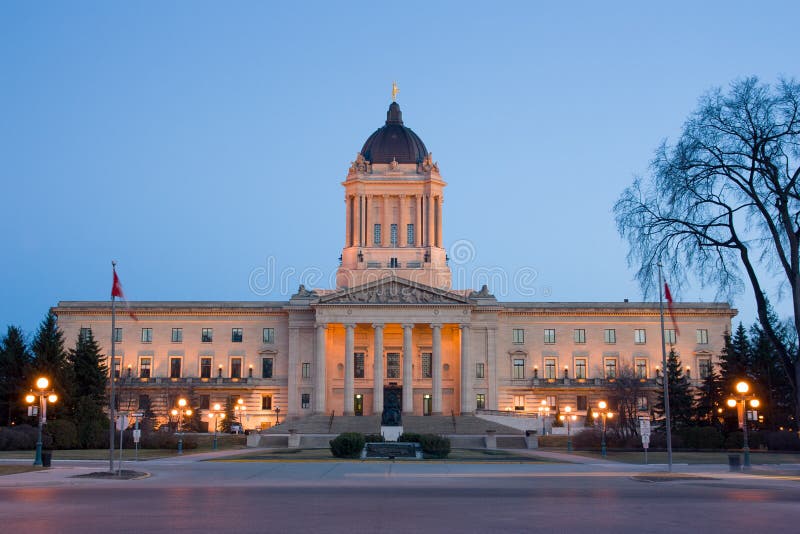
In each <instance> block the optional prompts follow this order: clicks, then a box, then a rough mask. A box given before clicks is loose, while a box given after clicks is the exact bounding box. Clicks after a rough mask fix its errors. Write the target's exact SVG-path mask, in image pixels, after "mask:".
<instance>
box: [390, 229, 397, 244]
mask: <svg viewBox="0 0 800 534" xmlns="http://www.w3.org/2000/svg"><path fill="white" fill-rule="evenodd" d="M389 239H390V240H391V244H392V246H393V247H396V246H397V225H396V224H392V225H390V226H389Z"/></svg>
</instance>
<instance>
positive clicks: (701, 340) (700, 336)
mask: <svg viewBox="0 0 800 534" xmlns="http://www.w3.org/2000/svg"><path fill="white" fill-rule="evenodd" d="M697 344H698V345H708V330H698V331H697Z"/></svg>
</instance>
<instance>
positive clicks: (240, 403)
mask: <svg viewBox="0 0 800 534" xmlns="http://www.w3.org/2000/svg"><path fill="white" fill-rule="evenodd" d="M233 409H234V411H235V413H236V419H238V420H239V426H241V427H242V434H244V412H245V410H247V406H245V404H244V399H242V398H241V397H240V398H238V399H236V406H234V407H233Z"/></svg>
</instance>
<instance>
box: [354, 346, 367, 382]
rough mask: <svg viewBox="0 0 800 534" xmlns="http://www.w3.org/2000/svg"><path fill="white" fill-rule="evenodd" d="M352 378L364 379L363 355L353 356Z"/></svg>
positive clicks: (357, 353)
mask: <svg viewBox="0 0 800 534" xmlns="http://www.w3.org/2000/svg"><path fill="white" fill-rule="evenodd" d="M353 364H354V365H353V378H364V353H363V352H356V353H355V354H353Z"/></svg>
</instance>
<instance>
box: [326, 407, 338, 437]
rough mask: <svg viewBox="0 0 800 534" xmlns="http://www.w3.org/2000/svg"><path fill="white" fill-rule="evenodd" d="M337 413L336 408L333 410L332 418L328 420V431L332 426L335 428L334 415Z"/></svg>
mask: <svg viewBox="0 0 800 534" xmlns="http://www.w3.org/2000/svg"><path fill="white" fill-rule="evenodd" d="M335 413H336V411H335V410H331V418H330V420H329V421H328V432H329V433H330V431H331V428H333V415H334V414H335Z"/></svg>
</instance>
